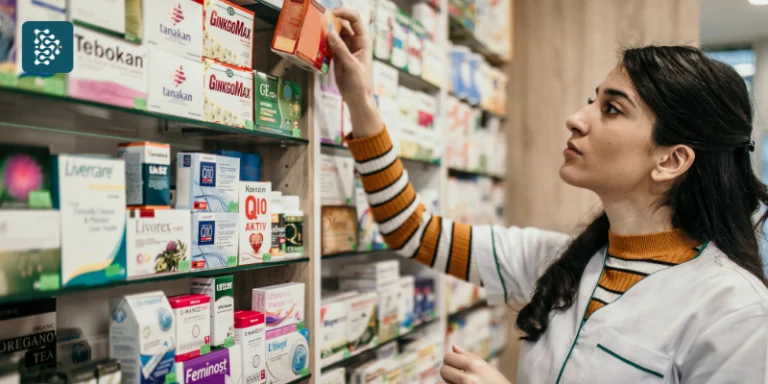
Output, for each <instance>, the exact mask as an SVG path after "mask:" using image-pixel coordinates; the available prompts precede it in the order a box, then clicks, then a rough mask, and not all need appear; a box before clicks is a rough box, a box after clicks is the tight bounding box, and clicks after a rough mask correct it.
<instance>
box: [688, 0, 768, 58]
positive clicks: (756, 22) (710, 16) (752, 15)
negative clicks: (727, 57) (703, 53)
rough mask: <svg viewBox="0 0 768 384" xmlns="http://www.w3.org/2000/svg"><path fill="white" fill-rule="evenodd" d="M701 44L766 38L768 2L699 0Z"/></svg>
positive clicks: (718, 43) (708, 45) (734, 43)
mask: <svg viewBox="0 0 768 384" xmlns="http://www.w3.org/2000/svg"><path fill="white" fill-rule="evenodd" d="M700 3H701V46H702V47H705V48H706V47H723V46H728V45H740V44H745V43H750V42H753V41H758V40H768V5H762V6H756V5H752V4H750V3H749V0H701V1H700Z"/></svg>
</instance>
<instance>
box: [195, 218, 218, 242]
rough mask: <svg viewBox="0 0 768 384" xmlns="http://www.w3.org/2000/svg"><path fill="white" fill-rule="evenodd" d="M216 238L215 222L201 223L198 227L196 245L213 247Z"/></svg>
mask: <svg viewBox="0 0 768 384" xmlns="http://www.w3.org/2000/svg"><path fill="white" fill-rule="evenodd" d="M215 238H216V222H215V221H210V220H206V221H201V222H200V225H199V226H198V237H197V245H213V244H214V239H215Z"/></svg>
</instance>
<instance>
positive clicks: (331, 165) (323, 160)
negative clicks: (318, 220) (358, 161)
mask: <svg viewBox="0 0 768 384" xmlns="http://www.w3.org/2000/svg"><path fill="white" fill-rule="evenodd" d="M354 199H355V159H353V158H352V157H349V156H337V155H327V154H320V203H321V204H322V205H354V203H355V200H354Z"/></svg>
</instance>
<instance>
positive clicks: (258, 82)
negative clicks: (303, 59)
mask: <svg viewBox="0 0 768 384" xmlns="http://www.w3.org/2000/svg"><path fill="white" fill-rule="evenodd" d="M253 80H254V90H255V91H256V92H255V94H256V99H255V100H254V104H253V105H254V114H253V115H254V116H253V120H254V124H255V125H256V126H257V128H258V129H261V130H266V131H272V132H276V133H281V134H284V135H290V136H297V137H298V136H301V130H300V129H299V121H300V120H301V96H302V95H301V93H302V92H301V85H300V84H299V83H296V82H293V81H290V80H285V79H283V78H280V77H276V76H272V75H267V74H265V73H261V72H254V73H253Z"/></svg>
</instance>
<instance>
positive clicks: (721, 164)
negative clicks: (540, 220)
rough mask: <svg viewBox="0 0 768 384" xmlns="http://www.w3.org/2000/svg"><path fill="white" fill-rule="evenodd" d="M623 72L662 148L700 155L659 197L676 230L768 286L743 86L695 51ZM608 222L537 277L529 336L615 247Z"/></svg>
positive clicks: (524, 320) (656, 52) (642, 60)
mask: <svg viewBox="0 0 768 384" xmlns="http://www.w3.org/2000/svg"><path fill="white" fill-rule="evenodd" d="M620 67H621V68H622V69H623V70H624V71H625V72H626V73H627V74H628V75H629V78H630V79H631V80H632V83H633V84H634V86H635V88H636V90H637V93H638V94H639V95H640V97H641V98H642V99H643V101H645V103H646V104H647V105H648V106H649V107H650V109H651V110H652V111H653V113H654V114H655V116H656V124H655V126H654V128H653V141H654V142H655V144H656V145H659V146H671V145H677V144H685V145H688V146H690V147H691V148H693V150H694V152H695V154H696V158H695V160H694V161H693V165H692V166H691V168H690V169H689V170H688V171H687V172H686V173H685V174H684V175H683V176H682V177H681V178H680V179H678V180H677V181H676V183H675V184H674V186H673V187H672V188H671V189H670V190H669V191H668V192H667V194H666V195H665V196H664V197H663V199H662V201H659V204H660V205H662V206H668V207H669V208H670V210H671V212H672V225H673V226H674V227H675V228H679V229H681V230H682V231H683V232H684V233H686V234H687V235H688V236H690V237H691V238H693V239H695V240H697V241H699V242H702V243H703V242H705V241H713V242H714V243H715V244H717V247H719V248H720V249H721V250H722V251H723V253H725V254H726V255H727V256H728V258H730V259H731V260H733V262H735V263H736V264H738V265H739V266H741V267H742V268H744V269H746V270H747V271H749V272H750V273H752V274H753V275H755V276H757V277H758V278H760V279H761V281H763V282H764V283H765V275H764V271H763V262H762V260H761V258H760V255H759V251H758V240H757V234H756V231H757V228H762V224H763V222H764V221H765V220H766V216H768V212H766V213H765V214H763V215H762V216H761V217H760V218H759V220H757V222H756V223H755V222H753V220H752V217H753V214H755V212H756V211H757V209H758V208H760V204H761V203H762V204H766V205H768V191H767V190H766V186H765V185H764V184H763V183H761V182H760V180H758V179H757V177H756V176H755V174H754V173H753V171H752V165H751V162H750V154H749V150H750V149H751V148H750V147H751V146H750V144H749V142H750V140H751V139H750V136H751V134H752V106H751V104H750V100H749V95H748V92H747V87H746V85H745V83H744V80H743V79H742V78H741V76H739V74H738V73H736V71H735V70H734V69H733V68H731V67H729V66H728V65H726V64H724V63H721V62H719V61H716V60H712V59H710V58H708V57H707V56H706V55H705V54H704V53H703V52H702V51H700V50H699V49H696V48H693V47H682V46H649V47H643V48H633V49H627V50H625V51H624V52H623V53H622V55H621V61H620ZM609 226H610V223H609V221H608V217H607V216H606V214H605V212H602V213H601V214H599V215H598V216H597V218H595V219H594V220H593V221H592V222H591V224H589V225H588V226H586V228H585V229H584V231H583V232H582V233H581V234H580V235H579V236H578V237H576V238H575V239H574V240H573V241H572V242H571V244H570V246H569V247H568V248H567V249H566V250H565V252H564V253H563V254H562V255H561V256H560V258H559V259H558V260H557V261H555V262H554V263H553V264H552V265H551V266H549V268H548V269H547V270H546V271H545V272H544V274H543V275H542V276H541V277H540V278H539V280H538V281H537V282H536V291H535V292H534V295H533V297H532V299H531V302H530V303H528V304H527V305H526V306H525V307H523V309H522V310H521V311H520V313H519V315H518V317H517V327H518V328H519V329H520V330H521V331H522V332H523V333H524V336H523V339H526V340H531V341H536V340H538V339H539V337H540V336H541V335H542V334H543V333H544V332H545V331H546V330H547V326H548V324H549V319H550V312H552V311H553V310H563V309H566V308H569V307H570V306H571V305H573V302H574V298H575V297H576V294H577V292H578V287H579V282H580V280H581V276H582V274H583V273H584V269H585V268H586V266H587V263H588V262H589V260H590V258H592V256H593V255H594V254H595V253H596V252H597V251H598V250H600V249H601V248H602V247H604V246H605V245H606V244H607V243H608V229H609Z"/></svg>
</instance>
